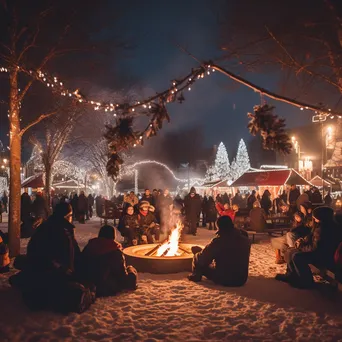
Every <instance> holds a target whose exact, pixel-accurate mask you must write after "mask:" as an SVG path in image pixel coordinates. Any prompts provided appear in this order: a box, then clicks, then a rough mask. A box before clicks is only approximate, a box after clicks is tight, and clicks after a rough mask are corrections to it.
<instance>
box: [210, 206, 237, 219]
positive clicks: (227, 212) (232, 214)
mask: <svg viewBox="0 0 342 342" xmlns="http://www.w3.org/2000/svg"><path fill="white" fill-rule="evenodd" d="M215 206H216V210H217V212H218V214H219V216H229V217H230V218H231V219H232V221H234V218H235V211H234V210H233V209H224V206H223V205H222V204H221V203H219V202H216V205H215Z"/></svg>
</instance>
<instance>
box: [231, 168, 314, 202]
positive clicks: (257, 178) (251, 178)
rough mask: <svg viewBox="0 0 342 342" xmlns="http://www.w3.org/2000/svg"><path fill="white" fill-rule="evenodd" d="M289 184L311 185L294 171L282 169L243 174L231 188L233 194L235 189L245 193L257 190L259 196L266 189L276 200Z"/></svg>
mask: <svg viewBox="0 0 342 342" xmlns="http://www.w3.org/2000/svg"><path fill="white" fill-rule="evenodd" d="M291 184H295V185H297V186H302V187H304V186H310V185H311V183H310V182H309V181H307V180H306V179H305V178H304V177H303V176H301V175H300V174H299V173H298V172H297V171H296V170H294V169H284V170H265V171H264V170H259V171H248V172H245V173H244V174H243V175H242V176H241V177H239V178H238V179H237V180H236V181H235V182H233V183H232V184H231V187H232V189H233V193H235V192H236V190H237V189H239V190H240V191H241V190H242V191H245V192H246V191H248V192H251V191H252V190H257V191H259V193H260V195H262V194H263V192H264V191H265V190H266V189H268V190H269V191H270V193H271V194H272V198H276V197H277V196H278V194H279V193H281V192H282V191H283V190H285V189H286V187H287V186H290V185H291Z"/></svg>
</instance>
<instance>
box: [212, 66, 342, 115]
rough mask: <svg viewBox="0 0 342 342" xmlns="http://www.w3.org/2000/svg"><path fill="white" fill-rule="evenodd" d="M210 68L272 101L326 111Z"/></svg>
mask: <svg viewBox="0 0 342 342" xmlns="http://www.w3.org/2000/svg"><path fill="white" fill-rule="evenodd" d="M210 68H212V69H215V70H217V71H219V72H221V73H222V74H224V75H226V76H228V77H229V78H231V79H232V80H234V81H236V82H238V83H240V84H243V85H245V86H246V87H248V88H250V89H253V90H254V91H256V92H259V93H262V94H263V95H266V96H267V97H269V98H271V99H274V100H277V101H281V102H285V103H288V104H290V105H292V106H295V107H300V108H305V109H310V110H314V111H322V110H324V109H323V108H322V107H318V106H313V105H310V104H308V103H305V102H301V101H297V100H294V99H291V98H289V97H286V96H282V95H279V94H276V93H273V92H271V91H269V90H267V89H265V88H262V87H259V86H257V85H256V84H254V83H252V82H249V81H247V80H245V79H244V78H242V77H240V76H237V75H235V74H233V73H232V72H230V71H227V70H225V69H224V68H221V67H219V66H217V65H212V64H211V65H210ZM329 113H330V114H336V115H341V113H334V112H333V111H329Z"/></svg>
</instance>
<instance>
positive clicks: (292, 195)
mask: <svg viewBox="0 0 342 342" xmlns="http://www.w3.org/2000/svg"><path fill="white" fill-rule="evenodd" d="M299 196H300V192H299V189H298V188H295V189H294V190H290V193H289V203H290V204H295V203H296V201H297V199H298V197H299Z"/></svg>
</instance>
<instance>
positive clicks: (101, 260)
mask: <svg viewBox="0 0 342 342" xmlns="http://www.w3.org/2000/svg"><path fill="white" fill-rule="evenodd" d="M81 260H82V278H83V280H84V281H86V282H89V283H91V284H94V285H96V289H97V294H98V295H100V296H106V295H111V294H114V293H115V292H117V291H120V289H121V288H122V284H123V283H124V281H125V277H126V276H127V269H126V262H125V258H124V256H123V253H122V251H121V245H120V244H118V243H117V242H116V241H114V240H111V239H107V238H103V237H97V238H94V239H91V240H89V242H88V244H87V245H86V246H85V247H84V250H83V251H82V259H81Z"/></svg>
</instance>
